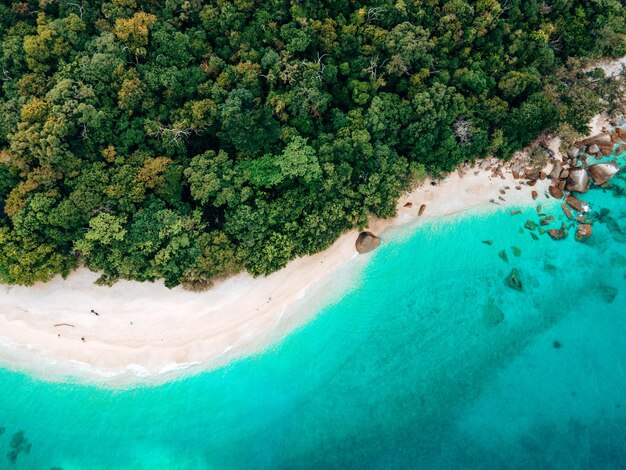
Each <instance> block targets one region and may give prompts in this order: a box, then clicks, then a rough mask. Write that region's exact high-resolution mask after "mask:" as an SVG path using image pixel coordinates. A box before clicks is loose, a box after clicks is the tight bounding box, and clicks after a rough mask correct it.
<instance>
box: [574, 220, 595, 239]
mask: <svg viewBox="0 0 626 470" xmlns="http://www.w3.org/2000/svg"><path fill="white" fill-rule="evenodd" d="M591 231H592V228H591V225H589V224H579V225H578V227H576V235H575V238H576V241H579V242H584V241H585V240H587V239H588V238H589V237H590V236H591Z"/></svg>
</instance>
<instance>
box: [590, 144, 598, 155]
mask: <svg viewBox="0 0 626 470" xmlns="http://www.w3.org/2000/svg"><path fill="white" fill-rule="evenodd" d="M599 151H600V147H598V146H597V145H596V144H591V145H590V146H589V148H588V149H587V153H589V154H591V155H595V154H596V153H598V152H599Z"/></svg>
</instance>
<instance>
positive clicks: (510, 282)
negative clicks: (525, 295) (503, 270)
mask: <svg viewBox="0 0 626 470" xmlns="http://www.w3.org/2000/svg"><path fill="white" fill-rule="evenodd" d="M504 284H505V285H506V286H507V287H510V288H511V289H515V290H517V291H520V292H521V291H523V290H524V286H523V285H522V280H521V279H520V274H519V271H518V270H517V269H515V268H513V269H512V270H511V272H510V274H509V275H508V276H507V277H506V279H505V280H504Z"/></svg>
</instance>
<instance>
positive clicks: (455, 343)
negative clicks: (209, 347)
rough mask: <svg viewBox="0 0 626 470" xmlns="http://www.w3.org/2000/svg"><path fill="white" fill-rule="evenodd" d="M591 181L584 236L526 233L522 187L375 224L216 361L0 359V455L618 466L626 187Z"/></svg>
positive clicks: (139, 462) (131, 464) (138, 461)
mask: <svg viewBox="0 0 626 470" xmlns="http://www.w3.org/2000/svg"><path fill="white" fill-rule="evenodd" d="M622 161H623V160H622ZM623 163H626V162H623ZM615 182H616V184H617V185H618V188H621V189H622V190H623V189H626V181H625V180H624V179H623V177H620V178H617V179H615ZM582 198H583V199H584V200H586V201H589V202H590V204H591V207H592V211H595V212H597V213H599V214H600V213H601V216H599V217H596V218H597V219H600V220H597V221H596V222H595V223H594V225H593V235H592V237H591V239H590V240H588V241H587V242H586V243H579V242H576V241H575V240H574V237H573V229H570V234H569V236H568V238H567V239H566V240H563V241H558V242H557V241H553V240H551V239H550V238H549V237H548V235H547V234H545V235H539V234H538V231H535V232H534V233H536V234H537V238H538V240H535V239H534V238H533V237H532V236H531V234H530V232H531V231H530V230H528V229H527V228H524V224H525V222H526V221H527V220H533V221H535V222H538V220H539V216H538V212H537V210H536V208H535V206H534V205H530V203H529V206H528V207H526V208H521V210H522V211H523V212H522V213H521V214H517V215H511V213H510V209H507V210H503V209H502V210H496V211H495V212H490V213H486V214H485V213H483V214H479V213H465V214H460V215H458V216H454V217H451V218H445V219H441V220H438V221H435V222H429V223H425V224H421V225H416V226H412V227H405V228H402V229H398V230H395V231H394V232H392V233H386V234H385V237H384V243H383V244H382V245H381V247H380V248H379V249H378V250H377V251H376V252H375V253H373V254H372V255H371V256H370V259H369V260H368V262H367V264H366V266H365V268H364V269H363V270H361V271H359V272H358V274H355V273H351V272H344V273H343V274H342V275H343V276H347V278H348V279H349V281H350V282H348V285H349V286H350V287H349V288H347V289H346V290H345V292H344V295H343V296H342V297H341V299H339V300H336V301H333V303H332V304H330V305H326V306H325V307H324V308H323V309H322V311H321V312H319V314H317V316H316V317H315V319H314V320H313V321H311V322H310V323H308V324H307V325H305V326H304V327H302V328H300V329H299V330H298V331H296V332H294V333H293V334H291V335H289V336H288V337H287V338H286V339H284V340H283V341H282V342H280V344H277V345H274V346H273V347H271V348H270V349H269V350H268V351H266V352H264V353H263V354H260V355H257V356H254V357H250V358H247V359H244V360H240V361H238V362H235V363H233V364H231V365H229V366H227V367H224V368H221V369H218V370H215V371H212V372H206V373H201V374H198V375H194V376H190V377H188V378H185V379H182V380H179V381H176V382H171V383H167V384H164V385H161V386H157V387H136V388H132V389H126V390H110V389H101V388H97V387H94V386H85V385H79V384H73V383H49V382H45V381H40V380H37V379H33V378H30V377H29V376H27V375H24V374H21V373H16V372H12V371H8V370H2V371H0V432H1V431H4V432H3V433H2V434H1V435H0V468H8V469H12V468H14V469H50V468H54V467H57V468H63V469H64V470H69V469H204V468H216V469H222V468H226V469H231V468H232V469H240V468H241V469H248V468H250V469H265V468H272V469H273V468H278V469H282V468H358V469H362V468H374V469H388V468H415V469H422V468H423V469H532V468H550V469H591V468H593V469H621V468H626V198H625V197H624V196H622V195H621V194H620V190H619V189H617V190H614V191H611V190H601V189H595V190H593V191H592V192H590V193H588V194H587V195H585V196H583V197H582ZM537 203H541V204H542V205H543V206H544V207H543V209H542V212H543V213H545V214H547V215H553V216H554V217H555V218H556V222H555V223H553V224H552V227H557V228H558V227H560V224H561V221H562V219H564V216H563V213H562V211H561V208H560V206H559V204H557V203H556V202H555V201H553V200H548V199H544V198H543V196H540V199H539V200H538V201H537ZM602 209H605V210H604V211H601V210H602ZM607 209H608V210H609V212H608V213H607V212H606V210H607ZM486 240H491V241H492V244H491V245H488V244H486V243H483V241H486ZM513 247H514V248H513ZM502 251H504V253H505V254H506V260H505V259H503V258H505V257H504V255H502V253H501V252H502ZM513 269H516V270H517V273H518V278H519V279H520V280H521V282H522V290H521V291H518V290H515V289H512V288H510V287H508V286H507V285H506V284H505V279H506V278H507V276H508V275H509V274H510V273H511V271H512V270H513ZM331 290H332V289H331ZM19 432H21V433H22V434H17V437H13V436H15V434H16V433H19ZM12 440H13V441H14V442H13V444H14V447H13V448H12V447H11V445H12V444H11V442H12ZM12 449H13V450H15V449H17V450H18V451H19V452H18V453H17V455H15V452H14V453H13V455H12V456H11V455H8V454H10V452H11V451H12ZM12 457H15V458H14V459H12ZM11 460H14V462H13V463H12V462H11Z"/></svg>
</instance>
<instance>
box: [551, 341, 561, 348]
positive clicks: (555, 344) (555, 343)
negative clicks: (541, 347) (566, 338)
mask: <svg viewBox="0 0 626 470" xmlns="http://www.w3.org/2000/svg"><path fill="white" fill-rule="evenodd" d="M552 347H553V348H554V349H560V348H561V343H560V342H558V341H557V340H554V341H553V342H552Z"/></svg>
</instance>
